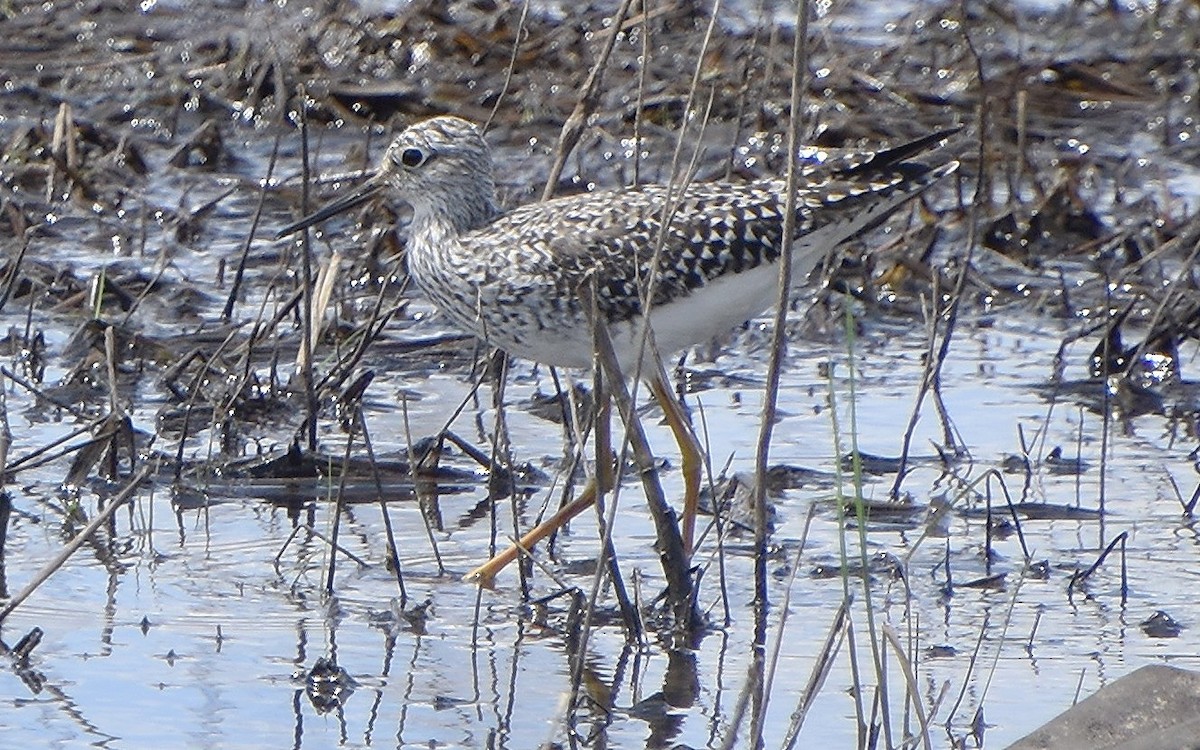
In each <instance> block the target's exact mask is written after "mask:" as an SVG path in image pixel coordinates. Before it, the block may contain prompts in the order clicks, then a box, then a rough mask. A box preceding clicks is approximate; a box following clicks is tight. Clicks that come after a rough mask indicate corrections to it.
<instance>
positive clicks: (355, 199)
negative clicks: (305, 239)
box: [275, 179, 385, 239]
mask: <svg viewBox="0 0 1200 750" xmlns="http://www.w3.org/2000/svg"><path fill="white" fill-rule="evenodd" d="M384 185H385V183H383V182H381V181H379V180H377V179H375V180H370V181H368V182H366V183H363V185H362V186H360V187H358V188H357V189H355V190H354V191H353V192H351V193H350V194H349V195H345V196H343V197H341V198H338V199H337V200H335V201H333V202H332V203H329V204H328V205H326V206H324V207H322V208H318V209H317V210H316V211H314V212H312V213H311V214H309V215H308V216H305V217H304V218H303V219H300V220H299V221H295V222H292V223H291V224H288V225H287V226H286V227H284V228H283V229H280V230H279V232H277V233H276V234H275V239H280V238H281V237H286V236H288V235H289V234H293V233H294V232H299V231H300V230H301V229H305V228H307V227H311V226H312V225H313V224H316V223H318V222H322V221H325V220H326V219H328V218H330V217H332V216H336V215H338V214H340V213H344V212H346V211H349V210H350V209H352V208H354V207H356V206H361V205H362V204H364V203H366V202H367V201H369V200H371V199H372V198H374V197H375V196H376V195H377V194H378V193H379V191H380V190H382V189H383V187H384Z"/></svg>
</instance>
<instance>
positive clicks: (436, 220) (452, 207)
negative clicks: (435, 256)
mask: <svg viewBox="0 0 1200 750" xmlns="http://www.w3.org/2000/svg"><path fill="white" fill-rule="evenodd" d="M486 187H487V189H480V190H478V191H476V192H474V193H473V194H471V193H462V192H459V193H455V194H453V195H450V194H433V195H426V196H423V198H424V200H421V201H420V202H419V203H418V202H417V201H413V208H414V209H415V212H414V214H413V232H414V233H428V234H432V235H437V236H440V237H443V238H444V237H456V236H458V235H461V234H465V233H467V232H470V231H473V230H475V229H479V228H481V227H484V226H486V225H487V224H488V223H490V222H491V221H492V220H493V219H495V218H496V216H497V215H499V213H500V210H499V209H498V208H497V207H496V200H495V197H494V193H493V190H491V189H490V188H491V186H490V185H488V186H486Z"/></svg>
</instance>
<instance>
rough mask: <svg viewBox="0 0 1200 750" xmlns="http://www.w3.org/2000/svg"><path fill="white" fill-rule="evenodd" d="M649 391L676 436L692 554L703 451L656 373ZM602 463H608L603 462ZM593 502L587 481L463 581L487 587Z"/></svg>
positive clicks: (607, 477) (683, 523)
mask: <svg viewBox="0 0 1200 750" xmlns="http://www.w3.org/2000/svg"><path fill="white" fill-rule="evenodd" d="M650 390H651V392H652V393H653V394H654V398H655V400H656V401H658V403H659V406H661V407H662V410H663V414H664V415H666V420H667V426H668V427H670V428H671V432H672V433H674V434H675V441H676V442H677V443H679V452H680V454H681V460H680V468H681V470H682V471H683V513H682V514H681V517H680V519H679V524H680V533H681V535H682V536H683V549H684V553H685V554H687V555H689V556H690V555H691V554H692V551H693V550H692V545H693V544H694V543H695V538H696V514H697V510H698V508H699V505H700V479H701V475H702V472H703V469H704V452H703V451H702V450H701V448H700V441H699V440H697V439H696V434H695V433H694V432H693V431H692V425H691V423H690V422H688V418H687V415H686V414H684V413H683V407H682V405H681V404H680V403H679V401H678V400H676V398H675V394H674V393H672V392H671V387H670V386H669V385H668V384H667V381H666V378H665V376H663V375H662V373H661V372H660V373H658V374H657V375H656V376H655V377H653V378H651V379H650ZM602 463H607V462H606V461H602ZM598 471H599V472H602V473H601V476H600V478H601V479H602V480H603V481H604V482H605V484H606V486H611V484H612V477H611V472H609V471H608V470H607V469H606V468H602V469H598ZM595 502H596V480H595V479H593V480H592V481H590V482H588V484H587V486H586V487H584V489H583V492H581V493H580V494H579V497H577V498H576V499H575V500H574V501H573V502H571V503H568V504H567V505H565V506H563V507H562V508H561V509H559V511H558V512H557V513H555V514H554V515H553V516H551V517H549V518H547V519H546V520H544V521H542V522H541V523H539V524H538V525H537V526H535V527H534V528H532V529H530V530H529V531H528V532H526V533H525V535H524V536H522V537H521V539H520V540H519V541H518V542H517V543H516V544H514V545H512V546H510V547H509V548H508V549H506V550H504V551H503V552H501V553H499V554H497V555H496V556H495V557H493V558H492V559H490V560H488V561H487V562H485V563H483V564H482V565H480V566H479V567H477V568H475V569H474V570H472V571H471V572H470V573H467V574H466V575H465V576H463V580H464V581H472V582H475V583H478V584H479V585H481V586H490V585H491V584H492V582H493V581H494V580H495V578H496V575H497V574H498V573H499V572H500V571H501V570H503V569H504V568H505V566H507V565H508V564H509V563H511V562H512V561H514V560H516V559H517V558H518V557H520V555H521V551H522V550H528V549H531V548H532V547H533V546H534V545H536V544H537V543H538V542H540V541H542V540H543V539H545V538H546V537H548V536H550V535H551V534H553V533H554V532H555V531H558V530H559V529H560V528H562V527H563V526H564V525H566V523H567V522H568V521H570V520H571V519H572V518H574V517H575V516H577V515H579V514H580V513H582V512H583V511H585V510H587V509H588V508H590V507H592V505H594V504H595Z"/></svg>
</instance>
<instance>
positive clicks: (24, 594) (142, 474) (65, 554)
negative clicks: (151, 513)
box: [0, 464, 154, 623]
mask: <svg viewBox="0 0 1200 750" xmlns="http://www.w3.org/2000/svg"><path fill="white" fill-rule="evenodd" d="M153 473H154V468H153V467H152V466H150V465H149V464H146V465H145V466H143V467H142V469H141V471H139V472H138V473H137V474H136V475H134V477H133V478H132V479H130V480H129V481H128V482H127V483H126V484H125V487H123V488H122V489H121V491H120V492H118V493H117V496H116V497H114V498H113V499H112V500H110V501H109V502H108V505H106V506H104V509H103V510H101V511H100V512H99V513H97V514H96V517H95V518H93V519H92V521H91V523H89V524H88V525H87V526H85V527H84V528H83V530H82V531H80V532H79V533H78V534H76V535H75V536H74V537H73V538H72V539H71V541H69V542H67V544H66V546H64V547H63V548H62V551H60V552H59V553H58V554H57V555H55V557H54V559H52V560H51V561H50V562H48V563H46V564H45V565H44V566H42V569H41V570H39V571H38V573H37V575H35V576H34V577H33V579H32V580H31V581H30V582H29V583H28V584H27V585H26V586H25V588H24V589H22V590H21V592H20V593H19V594H17V595H16V596H14V597H13V598H12V599H10V600H9V602H8V604H5V605H4V607H3V609H0V623H2V622H4V619H5V618H6V617H8V616H9V615H10V614H12V613H13V610H15V609H16V608H17V607H19V606H21V604H23V603H24V602H25V600H26V599H28V598H29V596H30V595H31V594H33V592H34V591H37V589H38V587H39V586H41V585H42V584H43V583H45V582H46V581H47V580H48V579H49V578H50V576H52V575H54V573H55V572H56V571H57V570H58V569H59V568H61V567H62V566H63V564H64V563H65V562H66V561H67V560H68V559H70V557H71V555H73V554H75V551H76V550H78V549H79V548H80V547H82V546H83V544H84V542H86V541H87V540H88V539H89V538H90V537H91V535H92V534H94V533H95V532H96V530H97V529H99V528H100V527H101V526H103V525H104V524H105V523H108V521H109V520H110V519H112V517H113V516H114V515H115V514H116V512H117V511H118V510H120V508H121V507H122V506H124V505H125V503H127V502H129V500H130V499H131V498H132V497H133V493H134V492H135V491H136V490H137V488H138V487H139V486H141V484H142V482H144V481H146V480H147V479H149V478H150V475H151V474H153Z"/></svg>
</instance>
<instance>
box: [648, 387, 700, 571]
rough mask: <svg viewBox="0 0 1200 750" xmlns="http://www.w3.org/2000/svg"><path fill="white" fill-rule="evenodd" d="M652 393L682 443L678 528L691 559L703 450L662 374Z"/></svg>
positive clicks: (680, 448)
mask: <svg viewBox="0 0 1200 750" xmlns="http://www.w3.org/2000/svg"><path fill="white" fill-rule="evenodd" d="M650 390H651V392H652V393H653V394H654V399H655V400H656V401H658V405H659V406H661V407H662V410H663V414H664V415H665V416H666V419H667V426H668V427H670V428H671V432H673V433H675V442H677V443H679V453H680V469H681V470H682V471H683V513H682V514H681V517H680V519H679V525H680V533H681V534H682V535H683V551H684V553H685V554H687V555H689V556H690V555H691V554H692V552H693V551H694V550H693V547H692V545H693V544H694V543H695V539H696V514H697V511H698V510H699V507H700V479H701V476H702V472H703V470H704V451H703V450H701V448H700V441H699V440H698V439H696V433H695V432H693V431H692V425H691V422H689V421H688V418H687V415H686V414H684V413H683V405H682V404H680V403H679V401H678V400H677V399H676V398H675V394H674V393H672V392H671V387H670V385H668V384H667V381H666V378H665V377H664V376H663V374H662V373H661V372H659V373H657V374H656V376H655V377H654V378H651V380H650Z"/></svg>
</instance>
